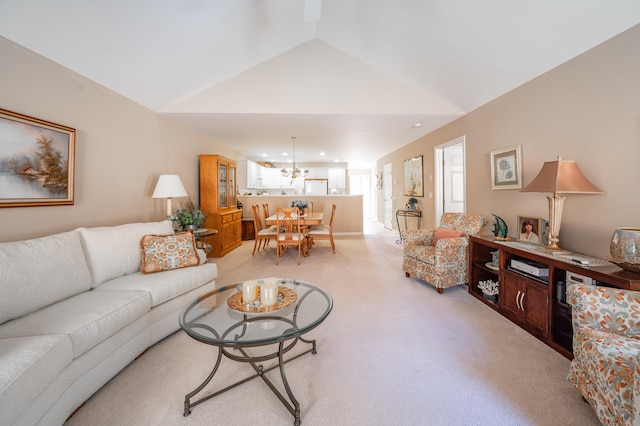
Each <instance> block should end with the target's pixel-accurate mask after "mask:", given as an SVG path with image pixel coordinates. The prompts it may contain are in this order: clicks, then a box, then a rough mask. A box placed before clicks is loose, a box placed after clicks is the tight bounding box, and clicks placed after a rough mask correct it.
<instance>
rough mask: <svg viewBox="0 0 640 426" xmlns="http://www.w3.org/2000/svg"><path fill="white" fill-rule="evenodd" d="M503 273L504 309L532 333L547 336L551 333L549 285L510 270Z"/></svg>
mask: <svg viewBox="0 0 640 426" xmlns="http://www.w3.org/2000/svg"><path fill="white" fill-rule="evenodd" d="M502 275H503V278H502V283H503V297H502V300H503V305H502V308H503V309H504V311H506V312H507V313H508V314H509V316H510V317H511V318H512V319H513V320H514V321H515V322H517V323H519V324H521V325H522V327H524V328H526V329H527V330H529V331H530V332H531V333H533V334H536V335H538V336H541V337H546V336H547V335H548V334H549V330H548V328H549V327H548V325H549V320H548V318H547V317H548V314H549V292H548V291H547V286H545V285H542V284H539V283H536V282H535V281H532V280H530V279H527V278H525V277H521V276H519V275H518V274H514V273H510V272H504V273H503V274H502Z"/></svg>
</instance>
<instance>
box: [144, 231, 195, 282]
mask: <svg viewBox="0 0 640 426" xmlns="http://www.w3.org/2000/svg"><path fill="white" fill-rule="evenodd" d="M140 246H141V247H142V266H141V267H140V271H141V272H142V273H145V274H149V273H152V272H162V271H167V270H169V269H180V268H188V267H189V266H198V265H199V264H200V258H199V256H198V253H197V252H196V239H195V237H194V236H193V233H192V232H178V233H177V234H176V233H172V234H170V235H145V236H143V237H142V240H141V241H140Z"/></svg>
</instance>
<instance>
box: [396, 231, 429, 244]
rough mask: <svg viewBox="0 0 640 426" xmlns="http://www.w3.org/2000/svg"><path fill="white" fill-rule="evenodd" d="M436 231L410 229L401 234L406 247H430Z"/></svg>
mask: <svg viewBox="0 0 640 426" xmlns="http://www.w3.org/2000/svg"><path fill="white" fill-rule="evenodd" d="M434 232H435V229H409V230H406V231H402V232H401V236H402V244H404V245H405V246H428V245H430V244H431V240H433V234H434Z"/></svg>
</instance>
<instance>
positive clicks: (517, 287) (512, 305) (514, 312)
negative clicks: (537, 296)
mask: <svg viewBox="0 0 640 426" xmlns="http://www.w3.org/2000/svg"><path fill="white" fill-rule="evenodd" d="M501 287H502V293H503V294H501V295H500V300H501V301H502V309H504V310H505V311H506V312H508V313H509V314H511V316H512V317H513V319H517V320H519V321H521V320H522V318H521V317H522V308H520V298H521V296H522V294H523V291H524V288H523V285H522V282H521V279H520V277H518V276H516V275H514V274H510V273H508V272H503V273H502V281H501Z"/></svg>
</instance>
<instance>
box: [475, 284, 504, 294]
mask: <svg viewBox="0 0 640 426" xmlns="http://www.w3.org/2000/svg"><path fill="white" fill-rule="evenodd" d="M498 287H499V286H498V283H497V282H493V281H491V280H487V281H480V282H479V283H478V288H479V289H480V290H482V293H483V294H484V295H485V296H495V295H497V294H498Z"/></svg>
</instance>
